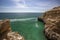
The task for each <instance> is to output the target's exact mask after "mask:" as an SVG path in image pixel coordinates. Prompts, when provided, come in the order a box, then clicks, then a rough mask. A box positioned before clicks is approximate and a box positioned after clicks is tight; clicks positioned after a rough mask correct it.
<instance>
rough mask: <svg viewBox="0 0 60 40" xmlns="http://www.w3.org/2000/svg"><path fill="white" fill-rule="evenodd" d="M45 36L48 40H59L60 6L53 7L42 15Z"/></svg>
mask: <svg viewBox="0 0 60 40" xmlns="http://www.w3.org/2000/svg"><path fill="white" fill-rule="evenodd" d="M43 21H44V22H45V30H44V31H45V35H46V37H47V38H48V40H60V6H59V7H55V8H53V9H52V10H50V11H47V12H45V14H44V15H43Z"/></svg>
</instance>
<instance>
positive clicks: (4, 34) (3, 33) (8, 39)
mask: <svg viewBox="0 0 60 40" xmlns="http://www.w3.org/2000/svg"><path fill="white" fill-rule="evenodd" d="M0 40H24V38H23V37H22V36H21V35H19V34H18V33H17V32H12V30H11V26H10V21H9V19H6V20H0Z"/></svg>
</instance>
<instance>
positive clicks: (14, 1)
mask: <svg viewBox="0 0 60 40" xmlns="http://www.w3.org/2000/svg"><path fill="white" fill-rule="evenodd" d="M12 1H13V3H15V4H16V6H15V7H16V8H26V7H27V5H26V3H25V0H12ZM20 2H22V3H20Z"/></svg>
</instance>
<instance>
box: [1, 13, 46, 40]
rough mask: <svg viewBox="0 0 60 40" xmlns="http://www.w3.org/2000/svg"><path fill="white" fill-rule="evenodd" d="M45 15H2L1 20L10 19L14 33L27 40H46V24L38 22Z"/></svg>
mask: <svg viewBox="0 0 60 40" xmlns="http://www.w3.org/2000/svg"><path fill="white" fill-rule="evenodd" d="M42 15H43V13H0V19H10V24H11V28H12V31H15V32H19V34H21V35H22V36H23V37H24V39H25V40H46V38H45V36H44V33H43V30H44V24H43V23H42V22H39V21H38V20H37V17H38V16H42Z"/></svg>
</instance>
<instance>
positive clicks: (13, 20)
mask: <svg viewBox="0 0 60 40" xmlns="http://www.w3.org/2000/svg"><path fill="white" fill-rule="evenodd" d="M27 20H36V18H24V19H10V21H11V22H15V21H27Z"/></svg>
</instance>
